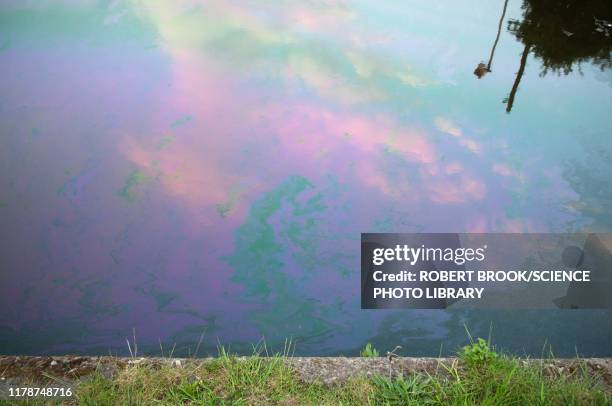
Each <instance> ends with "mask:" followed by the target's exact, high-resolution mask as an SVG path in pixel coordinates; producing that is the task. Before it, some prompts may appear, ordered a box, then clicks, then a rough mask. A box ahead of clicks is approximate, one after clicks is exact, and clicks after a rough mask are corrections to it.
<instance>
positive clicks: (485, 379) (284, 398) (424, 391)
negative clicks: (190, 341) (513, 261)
mask: <svg viewBox="0 0 612 406" xmlns="http://www.w3.org/2000/svg"><path fill="white" fill-rule="evenodd" d="M366 348H369V350H368V354H369V355H367V356H372V355H371V354H374V353H378V351H376V350H375V349H374V348H372V346H371V345H369V346H367V347H366ZM290 355H291V354H289V353H288V351H286V350H285V351H284V352H283V353H280V354H275V355H272V356H268V354H267V350H266V349H265V346H264V347H259V348H254V353H253V355H252V356H249V357H237V356H234V355H231V354H229V353H228V352H226V351H225V349H224V348H222V347H221V348H220V350H219V356H218V357H217V358H215V359H213V360H211V361H207V362H190V363H186V364H185V365H184V366H182V367H180V368H177V367H173V366H171V365H170V363H161V364H155V365H153V364H136V365H131V366H128V367H127V368H125V369H123V370H121V371H119V372H118V373H117V374H116V376H114V377H113V378H112V379H108V378H105V377H103V376H102V375H101V374H95V375H93V377H91V378H90V379H88V380H84V381H82V382H81V383H80V384H79V385H78V386H77V387H76V396H75V398H74V399H72V402H74V403H76V404H82V405H111V404H125V405H148V404H156V405H176V404H192V405H250V404H258V405H267V404H282V405H301V404H308V405H475V404H477V405H572V404H574V405H583V404H586V405H610V404H612V398H611V397H610V396H609V395H606V394H605V392H604V391H603V389H602V386H600V383H599V382H598V380H597V378H596V377H593V376H589V375H588V374H587V373H586V369H584V370H580V369H579V370H578V371H575V372H574V373H573V374H570V375H568V374H560V373H556V372H554V371H553V372H551V371H549V370H548V369H547V367H546V365H547V364H548V363H539V362H537V361H532V362H526V361H525V360H523V359H520V358H514V357H510V356H506V355H503V354H498V353H497V352H495V351H494V350H493V348H491V346H490V343H489V342H488V341H486V340H483V339H479V340H476V341H475V342H472V343H471V344H470V345H468V346H466V347H464V348H462V349H461V350H460V351H459V352H458V361H457V362H454V363H452V364H451V365H442V366H441V368H440V372H439V373H438V374H435V375H430V374H425V373H421V374H414V375H410V376H407V377H399V378H395V379H390V378H388V377H383V376H374V377H372V378H365V377H355V378H352V379H349V380H348V381H346V382H344V383H341V384H338V385H335V386H332V387H326V386H324V385H323V384H320V383H304V382H302V381H300V380H299V379H298V377H297V375H296V372H295V371H294V370H293V369H292V368H291V367H290V366H289V365H288V364H287V363H286V362H285V357H287V356H290ZM29 403H35V402H29ZM0 404H2V401H0Z"/></svg>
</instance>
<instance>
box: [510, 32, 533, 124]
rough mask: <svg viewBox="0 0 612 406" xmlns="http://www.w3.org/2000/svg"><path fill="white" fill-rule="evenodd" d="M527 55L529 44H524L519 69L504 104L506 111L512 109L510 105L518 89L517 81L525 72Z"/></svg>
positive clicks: (519, 80)
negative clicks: (505, 104)
mask: <svg viewBox="0 0 612 406" xmlns="http://www.w3.org/2000/svg"><path fill="white" fill-rule="evenodd" d="M527 55H529V44H525V49H524V50H523V55H522V56H521V65H520V66H519V70H518V72H517V74H516V79H514V84H513V85H512V90H510V96H509V97H508V100H507V103H508V104H507V106H506V112H507V113H510V110H512V105H513V104H514V96H516V91H517V90H518V86H519V83H521V79H522V78H523V73H524V72H525V65H526V64H527Z"/></svg>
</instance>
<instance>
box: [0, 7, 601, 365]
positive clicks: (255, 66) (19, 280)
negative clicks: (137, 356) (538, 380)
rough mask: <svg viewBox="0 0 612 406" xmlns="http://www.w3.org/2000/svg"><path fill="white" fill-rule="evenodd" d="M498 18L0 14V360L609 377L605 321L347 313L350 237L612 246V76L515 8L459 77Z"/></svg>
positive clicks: (297, 10)
mask: <svg viewBox="0 0 612 406" xmlns="http://www.w3.org/2000/svg"><path fill="white" fill-rule="evenodd" d="M503 3H504V2H503V1H499V2H497V1H495V2H494V1H485V0H461V1H444V2H422V1H402V2H397V1H391V0H381V1H363V0H355V1H349V0H347V1H341V0H311V1H297V0H296V1H290V0H278V1H253V0H242V1H238V0H207V1H195V0H172V1H144V0H133V1H93V0H92V1H69V0H61V1H47V0H45V1H23V0H19V1H17V0H14V1H13V0H10V1H4V2H2V4H0V174H1V175H0V230H1V231H0V237H1V238H0V241H1V244H2V245H1V246H0V353H36V354H47V353H62V352H69V353H91V354H98V353H99V354H107V353H108V352H109V351H111V352H112V353H119V354H126V353H127V351H128V349H127V345H126V343H125V340H126V337H129V338H130V340H132V339H133V335H134V332H135V335H136V341H137V342H138V346H139V349H141V351H144V352H145V353H149V354H158V353H159V352H160V347H161V348H163V349H164V351H165V350H169V349H170V348H172V347H173V346H175V348H176V350H175V353H176V354H182V355H188V354H191V355H193V354H194V352H195V349H196V347H197V348H198V351H199V354H198V355H204V354H206V353H211V354H214V353H215V352H216V346H217V345H218V344H219V343H221V344H224V345H231V350H232V351H238V352H246V353H248V352H249V351H250V350H251V347H250V345H251V344H252V343H256V342H257V341H259V340H260V339H262V338H264V339H265V340H266V342H267V343H268V345H269V346H271V347H272V348H275V349H276V348H282V345H283V343H284V341H285V339H292V340H293V342H294V343H295V345H296V354H307V355H315V354H316V355H331V354H348V355H356V354H357V353H358V350H359V348H360V347H362V346H363V345H364V344H365V343H366V342H367V341H372V342H373V343H375V346H376V347H377V348H380V349H381V350H383V351H384V350H385V349H386V348H387V347H388V348H389V349H391V348H393V347H394V346H395V345H402V346H403V353H404V354H405V355H423V354H426V355H438V354H440V353H442V354H446V353H448V352H452V351H453V350H455V349H456V348H457V346H459V345H461V344H463V343H464V342H465V341H466V339H467V335H466V333H465V327H466V326H467V328H468V329H469V330H470V332H471V333H472V335H481V336H486V335H488V333H489V329H490V328H491V326H492V337H493V341H494V342H495V343H496V344H498V345H500V346H501V347H503V348H506V349H509V350H510V351H515V352H517V353H521V354H522V353H528V354H536V355H538V354H540V353H541V350H542V348H543V346H544V345H545V344H546V343H547V344H550V345H551V346H552V349H553V351H554V353H555V355H569V356H571V355H574V354H575V353H576V349H577V350H578V352H579V353H580V354H584V355H598V356H611V355H612V352H611V351H612V348H611V347H610V345H609V343H610V341H611V340H612V312H610V311H562V310H559V311H541V310H540V311H536V310H533V311H531V310H528V311H521V312H518V311H493V310H491V311H468V310H453V309H449V310H445V311H442V310H430V311H426V310H403V311H400V310H390V311H382V310H381V311H371V310H361V309H360V298H359V295H360V290H359V286H360V272H359V261H360V256H359V246H360V233H362V232H419V231H423V232H518V233H526V232H584V231H602V232H612V220H611V219H612V217H611V215H612V210H611V209H612V207H611V202H612V192H611V191H612V181H611V180H612V159H611V155H610V153H611V151H612V137H611V135H612V134H611V132H612V119H611V116H610V111H611V106H612V103H611V102H612V91H611V90H612V74H611V73H610V71H609V70H607V69H600V67H599V66H595V65H593V64H591V63H589V62H588V61H583V63H581V64H580V66H579V67H578V66H577V65H576V66H575V68H574V69H573V71H572V72H569V73H568V74H565V73H564V72H552V73H547V74H543V73H542V72H543V70H544V68H543V62H542V58H540V57H538V55H536V54H535V53H534V51H532V49H535V48H531V47H530V48H529V49H527V47H526V45H525V44H524V43H522V42H521V41H519V39H518V38H517V36H516V35H514V34H513V33H512V32H511V31H510V30H509V29H508V28H507V26H506V25H507V24H506V23H507V21H509V20H513V19H514V20H518V21H521V20H522V19H523V10H522V9H521V4H520V2H519V1H510V2H509V4H508V5H507V11H506V14H505V17H504V19H503V24H502V25H501V26H500V27H501V31H500V32H501V34H500V36H499V40H498V41H497V44H496V46H495V54H494V60H493V62H492V64H491V69H490V72H488V71H487V72H484V71H481V73H486V74H483V75H476V76H475V75H474V73H476V72H474V68H475V67H477V66H478V64H479V63H481V62H482V63H483V64H487V63H488V61H489V56H490V54H491V55H492V52H491V47H492V44H493V43H494V41H495V38H496V34H497V28H498V23H499V19H500V14H501V12H502V8H503V6H504V4H503ZM559 36H560V37H559V38H560V39H559V41H562V40H563V38H564V36H567V34H564V33H563V32H560V33H559ZM525 49H527V54H526V55H527V56H526V57H525V58H526V59H525V60H524V61H523V60H522V59H523V58H522V56H523V54H524V51H525ZM521 66H522V68H523V72H522V73H521V74H520V76H517V71H519V69H520V67H521ZM478 76H481V77H480V78H478ZM518 81H520V86H518V84H517V86H516V89H515V90H514V94H512V95H511V93H512V89H513V87H514V86H513V84H514V83H516V82H518ZM510 95H511V96H512V102H511V105H510V108H511V111H510V112H509V113H508V112H507V110H509V109H507V106H508V100H505V99H508V98H509V96H510ZM504 101H505V103H504Z"/></svg>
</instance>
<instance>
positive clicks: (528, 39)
mask: <svg viewBox="0 0 612 406" xmlns="http://www.w3.org/2000/svg"><path fill="white" fill-rule="evenodd" d="M522 8H523V20H522V21H520V22H519V21H510V22H509V23H508V30H509V31H510V32H511V33H512V34H514V35H515V36H516V37H517V38H518V39H519V40H520V41H521V42H522V43H523V44H525V48H524V50H523V54H522V56H521V63H520V68H519V71H518V73H517V75H516V79H515V81H514V85H513V86H512V90H511V92H510V96H509V97H508V100H507V103H508V105H507V107H506V111H507V112H508V113H509V112H510V110H512V105H513V103H514V98H515V96H516V91H517V90H518V86H519V83H520V81H521V78H522V76H523V73H524V71H525V64H526V62H527V56H528V54H529V52H533V54H534V55H535V56H536V57H537V58H538V59H540V60H541V61H542V65H543V70H542V73H541V74H542V75H545V74H546V73H548V72H549V71H553V72H557V73H561V72H563V73H564V74H566V75H567V74H568V73H570V72H572V71H573V66H574V65H575V64H578V66H579V67H580V64H581V63H582V62H592V63H593V64H595V65H598V66H599V67H600V68H601V69H602V70H604V69H606V68H610V67H612V59H611V56H610V55H611V54H610V53H611V51H612V22H611V21H612V6H611V3H610V0H581V1H579V0H524V2H523V7H522Z"/></svg>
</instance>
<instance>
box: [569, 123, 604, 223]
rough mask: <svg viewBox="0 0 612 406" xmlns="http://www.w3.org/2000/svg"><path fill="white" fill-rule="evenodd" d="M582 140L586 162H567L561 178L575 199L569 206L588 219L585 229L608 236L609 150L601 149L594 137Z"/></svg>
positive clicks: (602, 147) (596, 138)
mask: <svg viewBox="0 0 612 406" xmlns="http://www.w3.org/2000/svg"><path fill="white" fill-rule="evenodd" d="M584 137H585V141H586V142H585V143H584V145H583V147H584V148H585V152H586V154H587V159H585V160H584V161H583V162H577V161H574V162H570V163H569V165H568V167H567V168H566V170H565V171H564V177H565V179H566V180H567V182H568V183H569V185H570V187H571V188H572V189H573V190H574V191H575V192H576V194H577V195H578V200H576V201H575V202H572V203H571V206H572V208H573V209H574V210H576V211H578V212H579V213H580V214H582V215H583V216H584V217H586V218H588V219H591V220H592V223H591V224H589V225H587V227H588V228H589V229H591V230H592V231H603V232H610V230H612V217H611V216H610V213H612V179H611V178H610V176H609V174H610V171H612V153H610V151H612V149H611V148H610V145H609V144H604V145H603V146H600V145H601V141H600V140H599V139H598V137H595V136H594V135H593V136H591V137H587V136H584Z"/></svg>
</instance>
